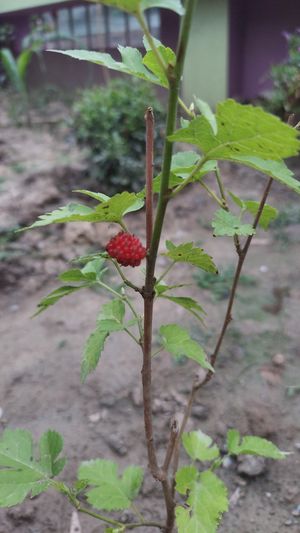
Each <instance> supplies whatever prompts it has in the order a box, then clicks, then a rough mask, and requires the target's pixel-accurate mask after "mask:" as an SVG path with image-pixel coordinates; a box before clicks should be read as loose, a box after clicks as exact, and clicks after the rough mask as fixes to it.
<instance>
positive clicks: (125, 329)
mask: <svg viewBox="0 0 300 533" xmlns="http://www.w3.org/2000/svg"><path fill="white" fill-rule="evenodd" d="M124 331H125V332H126V333H127V334H128V335H129V336H130V337H131V338H132V339H133V340H134V342H136V343H137V344H138V345H139V346H141V342H140V341H139V339H138V338H137V337H136V336H135V335H134V334H133V333H131V331H130V330H129V329H128V328H124Z"/></svg>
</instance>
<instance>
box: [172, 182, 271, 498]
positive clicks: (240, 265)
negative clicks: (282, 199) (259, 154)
mask: <svg viewBox="0 0 300 533" xmlns="http://www.w3.org/2000/svg"><path fill="white" fill-rule="evenodd" d="M272 183H273V178H269V180H268V183H267V185H266V188H265V190H264V193H263V196H262V199H261V201H260V204H259V208H258V211H257V213H256V217H255V219H254V222H253V229H256V228H257V226H258V223H259V220H260V217H261V214H262V212H263V208H264V205H265V203H266V200H267V197H268V194H269V191H270V188H271V185H272ZM252 239H253V235H249V236H248V237H247V240H246V242H245V245H244V247H243V248H242V249H241V252H240V255H239V259H238V263H237V267H236V271H235V275H234V279H233V284H232V287H231V291H230V296H229V300H228V305H227V309H226V313H225V318H224V322H223V325H222V327H221V331H220V334H219V337H218V339H217V343H216V347H215V350H214V352H213V354H212V355H211V357H210V364H211V365H212V366H213V367H215V365H216V361H217V357H218V354H219V352H220V349H221V346H222V343H223V340H224V336H225V334H226V331H227V328H228V326H229V324H230V322H231V320H232V316H231V313H232V307H233V304H234V301H235V296H236V290H237V286H238V282H239V279H240V275H241V271H242V268H243V265H244V262H245V259H246V256H247V253H248V250H249V247H250V244H251V241H252ZM213 375H214V374H213V372H211V371H209V372H208V373H207V374H206V377H205V378H204V380H203V379H202V380H201V381H197V380H196V381H195V382H194V383H193V387H192V390H191V392H190V395H189V398H188V402H187V405H186V407H185V411H184V415H183V420H182V423H181V426H180V430H179V433H178V437H177V439H176V442H175V446H174V453H173V484H172V489H173V493H174V490H175V475H176V472H177V469H178V464H179V446H180V439H181V437H182V434H183V432H184V430H185V427H186V424H187V421H188V419H189V417H190V415H191V411H192V406H193V403H194V399H195V396H196V394H197V391H198V390H199V389H200V387H202V386H204V385H205V384H206V383H208V382H209V381H210V380H211V378H212V377H213Z"/></svg>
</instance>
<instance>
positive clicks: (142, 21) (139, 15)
mask: <svg viewBox="0 0 300 533" xmlns="http://www.w3.org/2000/svg"><path fill="white" fill-rule="evenodd" d="M136 18H137V20H138V22H139V24H140V26H141V28H142V30H143V32H144V34H145V37H146V39H147V41H148V43H149V46H150V48H151V50H152V52H153V54H154V55H155V57H156V60H157V62H158V64H159V65H160V68H161V69H162V70H163V72H165V73H166V74H167V65H166V63H165V61H164V58H163V57H162V56H161V54H160V52H159V50H158V49H157V47H156V45H155V42H154V39H153V37H152V35H151V33H150V31H149V28H148V25H147V22H146V20H145V17H144V15H143V13H142V11H138V12H137V13H136Z"/></svg>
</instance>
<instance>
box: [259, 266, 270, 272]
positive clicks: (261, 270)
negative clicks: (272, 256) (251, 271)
mask: <svg viewBox="0 0 300 533" xmlns="http://www.w3.org/2000/svg"><path fill="white" fill-rule="evenodd" d="M268 270H269V268H268V267H267V265H261V266H260V267H259V271H260V272H263V273H265V272H268Z"/></svg>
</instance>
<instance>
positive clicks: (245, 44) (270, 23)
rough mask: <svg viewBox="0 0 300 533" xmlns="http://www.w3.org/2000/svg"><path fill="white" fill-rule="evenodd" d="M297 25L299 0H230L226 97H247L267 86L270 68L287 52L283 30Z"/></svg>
mask: <svg viewBox="0 0 300 533" xmlns="http://www.w3.org/2000/svg"><path fill="white" fill-rule="evenodd" d="M297 27H300V0H260V1H259V2H254V1H253V0H243V1H241V0H230V84H229V94H230V96H233V97H238V98H239V99H241V100H249V99H251V98H255V97H257V96H258V95H259V94H261V93H262V92H263V91H266V90H267V89H270V88H271V81H270V79H269V76H268V74H269V71H270V67H271V66H272V65H273V64H276V63H278V62H280V61H283V60H284V58H285V57H286V54H287V45H286V40H285V38H284V36H283V31H294V30H295V29H296V28H297Z"/></svg>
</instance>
